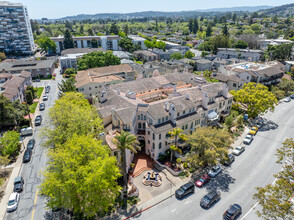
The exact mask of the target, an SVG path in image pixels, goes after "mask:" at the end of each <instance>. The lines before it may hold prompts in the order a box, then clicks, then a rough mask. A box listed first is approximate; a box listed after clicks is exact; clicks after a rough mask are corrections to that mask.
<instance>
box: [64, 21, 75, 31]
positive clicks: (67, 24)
mask: <svg viewBox="0 0 294 220" xmlns="http://www.w3.org/2000/svg"><path fill="white" fill-rule="evenodd" d="M65 28H66V29H69V30H71V31H72V30H73V29H72V24H71V23H70V22H69V21H68V20H66V21H65Z"/></svg>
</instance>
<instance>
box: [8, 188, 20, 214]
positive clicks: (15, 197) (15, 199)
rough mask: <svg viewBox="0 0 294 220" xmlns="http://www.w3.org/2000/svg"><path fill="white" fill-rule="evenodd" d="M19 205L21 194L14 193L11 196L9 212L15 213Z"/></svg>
mask: <svg viewBox="0 0 294 220" xmlns="http://www.w3.org/2000/svg"><path fill="white" fill-rule="evenodd" d="M18 203H19V193H17V192H14V193H12V194H11V195H10V197H9V200H8V205H7V212H13V211H15V210H16V209H17V206H18Z"/></svg>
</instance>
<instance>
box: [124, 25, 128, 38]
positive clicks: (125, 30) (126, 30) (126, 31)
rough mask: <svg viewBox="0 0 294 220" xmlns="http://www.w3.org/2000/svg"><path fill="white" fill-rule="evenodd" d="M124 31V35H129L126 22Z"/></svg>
mask: <svg viewBox="0 0 294 220" xmlns="http://www.w3.org/2000/svg"><path fill="white" fill-rule="evenodd" d="M124 32H125V34H126V36H128V35H129V25H128V24H126V25H125V26H124Z"/></svg>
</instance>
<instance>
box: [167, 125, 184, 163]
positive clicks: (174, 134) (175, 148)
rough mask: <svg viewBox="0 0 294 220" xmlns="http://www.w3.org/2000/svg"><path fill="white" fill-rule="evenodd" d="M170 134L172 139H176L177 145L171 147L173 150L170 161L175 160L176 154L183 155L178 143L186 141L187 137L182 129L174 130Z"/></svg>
mask: <svg viewBox="0 0 294 220" xmlns="http://www.w3.org/2000/svg"><path fill="white" fill-rule="evenodd" d="M168 134H169V135H170V138H171V139H174V142H175V145H172V146H171V147H170V149H171V154H170V161H172V160H173V158H174V152H178V153H180V154H181V153H182V150H181V149H180V148H178V141H179V139H181V140H183V141H186V140H187V136H186V135H185V134H183V130H182V129H180V128H174V129H173V130H172V131H169V132H168Z"/></svg>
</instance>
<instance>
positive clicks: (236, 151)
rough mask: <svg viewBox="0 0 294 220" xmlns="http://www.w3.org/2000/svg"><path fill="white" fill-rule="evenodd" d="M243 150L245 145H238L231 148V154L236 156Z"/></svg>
mask: <svg viewBox="0 0 294 220" xmlns="http://www.w3.org/2000/svg"><path fill="white" fill-rule="evenodd" d="M244 151H245V147H243V146H238V147H236V148H235V149H234V150H233V154H234V155H236V156H239V155H240V154H242V153H243V152H244Z"/></svg>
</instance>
